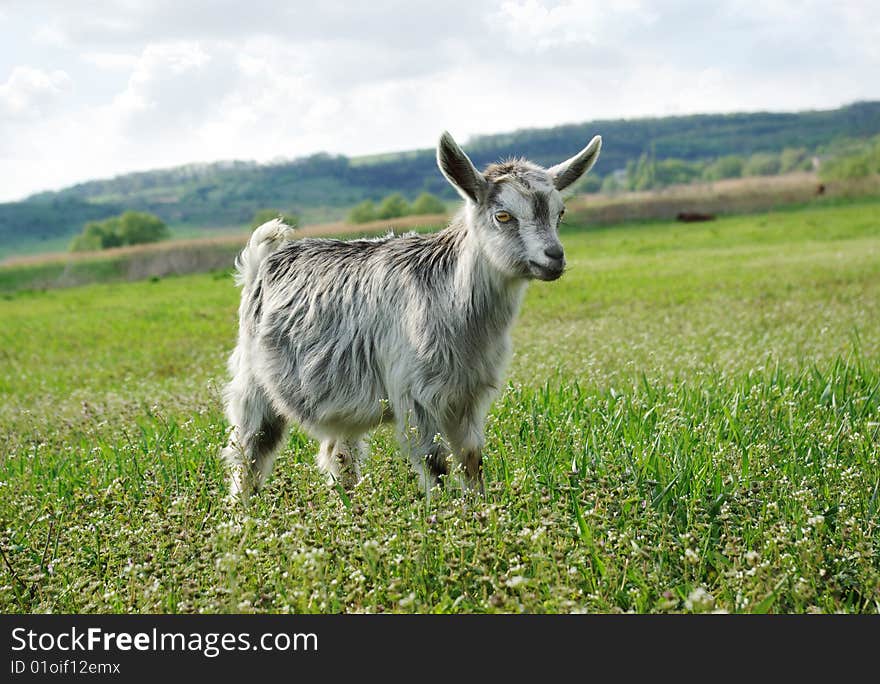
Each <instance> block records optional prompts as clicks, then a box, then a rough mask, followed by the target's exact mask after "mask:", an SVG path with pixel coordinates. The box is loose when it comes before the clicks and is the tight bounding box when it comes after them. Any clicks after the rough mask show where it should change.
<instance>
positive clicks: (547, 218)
mask: <svg viewBox="0 0 880 684" xmlns="http://www.w3.org/2000/svg"><path fill="white" fill-rule="evenodd" d="M601 147H602V138H601V137H599V136H598V135H597V136H596V137H594V138H593V139H592V140H591V141H590V142H589V144H588V145H587V146H586V147H585V148H584V149H583V150H581V151H580V152H578V153H577V154H576V155H575V156H573V157H572V158H571V159H568V160H566V161H564V162H562V163H561V164H557V165H556V166H553V167H551V168H549V169H544V168H541V167H540V166H538V165H536V164H533V163H531V162H528V161H526V160H524V159H516V160H511V161H506V162H502V163H499V164H490V165H489V166H488V167H487V168H486V170H485V171H484V172H483V173H480V172H479V171H477V169H476V168H475V167H474V165H473V163H472V162H471V160H470V159H469V158H468V156H467V155H466V154H465V153H464V152H463V151H462V149H461V148H460V147H459V146H458V144H457V143H456V142H455V140H453V139H452V136H451V135H449V133H443V135H442V136H441V137H440V142H439V144H438V146H437V163H438V165H439V166H440V170H441V171H442V172H443V175H444V176H446V179H447V180H448V181H449V182H450V183H451V184H452V186H453V187H454V188H455V189H456V190H457V191H458V193H459V194H460V195H461V196H462V197H463V198H464V199H465V201H466V202H467V203H468V205H469V206H468V211H469V214H470V217H471V222H470V223H471V224H472V229H473V230H475V231H476V234H477V238H478V240H479V242H480V245H481V247H482V249H483V252H484V253H485V255H486V256H487V258H488V259H489V260H490V261H491V262H492V264H493V265H494V266H495V267H496V268H497V269H499V270H500V271H502V272H503V273H505V274H507V275H509V276H511V277H519V278H539V279H540V280H556V279H557V278H558V277H559V276H561V275H562V271H563V270H564V268H565V254H564V252H563V249H562V243H561V242H560V241H559V221H560V219H561V218H562V214H563V212H564V211H565V207H564V204H563V201H562V195H561V194H560V191H561V190H563V189H565V188H567V187H568V186H569V185H571V184H572V183H574V182H575V181H576V180H577V179H578V178H580V177H581V176H582V175H583V174H585V173H586V172H587V171H589V170H590V167H592V166H593V164H594V163H595V162H596V159H598V157H599V149H600V148H601Z"/></svg>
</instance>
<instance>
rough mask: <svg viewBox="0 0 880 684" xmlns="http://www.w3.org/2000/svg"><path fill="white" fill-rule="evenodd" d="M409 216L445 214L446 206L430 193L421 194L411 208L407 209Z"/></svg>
mask: <svg viewBox="0 0 880 684" xmlns="http://www.w3.org/2000/svg"><path fill="white" fill-rule="evenodd" d="M409 213H411V214H445V213H446V205H445V204H443V200H441V199H440V198H439V197H437V196H436V195H432V194H431V193H430V192H423V193H422V194H421V195H419V196H418V197H416V199H415V201H414V202H413V203H412V206H411V207H410V208H409Z"/></svg>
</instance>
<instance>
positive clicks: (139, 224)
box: [70, 211, 171, 252]
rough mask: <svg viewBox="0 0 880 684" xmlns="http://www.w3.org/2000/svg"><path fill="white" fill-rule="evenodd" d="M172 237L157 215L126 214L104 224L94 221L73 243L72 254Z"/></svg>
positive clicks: (132, 212)
mask: <svg viewBox="0 0 880 684" xmlns="http://www.w3.org/2000/svg"><path fill="white" fill-rule="evenodd" d="M170 236H171V233H170V231H169V230H168V226H166V225H165V223H164V222H163V221H162V219H160V218H159V217H158V216H154V215H153V214H148V213H146V212H141V211H126V212H125V213H124V214H121V215H119V216H111V217H110V218H108V219H105V220H103V221H91V222H89V223H87V224H86V225H85V227H84V228H83V232H82V233H80V234H79V235H77V236H76V237H75V238H74V239H73V241H72V242H71V244H70V249H71V251H74V252H82V251H91V250H97V249H109V248H110V247H121V246H123V245H140V244H144V243H148V242H159V241H160V240H165V239H167V238H169V237H170Z"/></svg>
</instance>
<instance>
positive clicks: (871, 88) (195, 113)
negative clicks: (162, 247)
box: [0, 0, 880, 200]
mask: <svg viewBox="0 0 880 684" xmlns="http://www.w3.org/2000/svg"><path fill="white" fill-rule="evenodd" d="M0 22H2V26H3V32H4V36H9V37H10V40H9V41H7V42H5V43H4V44H2V45H0V193H2V194H0V200H2V199H10V198H14V197H16V196H20V195H22V194H25V193H27V192H32V191H37V190H41V189H44V188H46V187H57V186H60V185H64V184H69V183H72V182H76V181H80V180H86V179H88V178H92V177H98V176H108V175H114V174H116V173H121V172H125V171H130V170H137V169H146V168H152V167H157V166H170V165H174V164H181V163H186V162H191V161H210V160H216V159H228V158H246V159H258V160H269V159H273V158H277V157H294V156H299V155H303V154H309V153H312V152H316V151H319V150H327V151H330V152H334V153H346V154H361V153H371V152H382V151H389V150H395V149H407V148H411V147H427V146H429V145H431V144H433V142H434V140H435V139H436V136H437V134H438V133H439V131H440V130H442V129H446V128H448V129H449V130H450V131H452V132H453V134H454V135H456V137H457V138H459V139H460V140H466V139H467V137H468V136H469V135H472V134H477V133H492V132H498V131H504V130H511V129H516V128H523V127H528V126H548V125H554V124H559V123H564V122H572V121H584V120H588V119H598V118H619V117H633V116H643V115H657V114H666V113H691V112H699V111H730V110H740V111H741V110H755V109H776V110H780V109H799V108H820V107H833V106H838V105H840V104H843V103H845V102H847V101H852V100H854V99H873V98H877V97H880V84H878V82H877V79H876V74H877V73H878V72H880V33H878V32H880V5H877V4H876V3H859V2H834V3H830V2H827V1H824V0H823V1H821V2H820V1H819V0H806V4H805V3H801V2H794V1H793V0H792V1H782V0H766V2H762V3H754V2H744V1H743V0H722V1H721V2H718V3H705V2H697V1H696V0H691V1H687V0H681V1H677V2H652V1H650V0H625V1H624V2H613V3H611V2H607V1H600V0H562V1H559V2H547V1H543V0H495V1H493V2H472V1H471V0H445V1H444V2H443V3H436V2H403V1H402V0H376V1H375V2H372V3H351V2H346V1H343V0H325V1H323V2H320V3H318V2H312V1H310V2H293V3H281V2H277V1H276V0H250V1H249V2H248V3H242V2H240V1H239V0H211V1H208V0H192V1H190V2H186V3H181V2H180V1H179V0H96V1H95V2H91V3H88V4H86V3H71V2H65V3H61V2H57V1H55V0H27V1H25V0H6V2H5V3H4V9H3V13H0ZM22 64H27V65H28V66H26V67H25V66H21V65H22ZM4 79H5V81H4ZM74 85H75V87H74Z"/></svg>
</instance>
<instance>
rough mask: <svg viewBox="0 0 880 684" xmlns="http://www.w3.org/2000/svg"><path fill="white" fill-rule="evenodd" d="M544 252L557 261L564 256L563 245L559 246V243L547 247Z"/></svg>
mask: <svg viewBox="0 0 880 684" xmlns="http://www.w3.org/2000/svg"><path fill="white" fill-rule="evenodd" d="M544 254H545V255H546V256H547V257H548V258H550V259H554V260H556V261H559V260H560V259H562V256H563V253H562V247H559V246H558V245H553V246H552V247H547V248H546V249H545V250H544Z"/></svg>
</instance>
